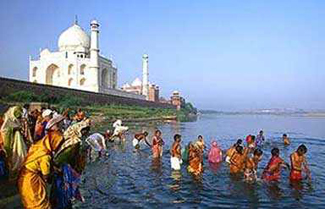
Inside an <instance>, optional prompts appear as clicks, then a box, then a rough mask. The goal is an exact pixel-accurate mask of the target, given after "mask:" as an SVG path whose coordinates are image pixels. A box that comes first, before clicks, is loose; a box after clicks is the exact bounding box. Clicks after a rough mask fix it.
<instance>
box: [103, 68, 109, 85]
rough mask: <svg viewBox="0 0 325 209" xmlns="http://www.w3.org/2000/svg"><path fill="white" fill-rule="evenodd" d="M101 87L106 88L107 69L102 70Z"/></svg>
mask: <svg viewBox="0 0 325 209" xmlns="http://www.w3.org/2000/svg"><path fill="white" fill-rule="evenodd" d="M102 86H103V87H105V88H107V87H108V70H107V68H105V69H103V70H102Z"/></svg>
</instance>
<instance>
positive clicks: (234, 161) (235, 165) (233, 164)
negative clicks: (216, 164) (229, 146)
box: [230, 145, 248, 174]
mask: <svg viewBox="0 0 325 209" xmlns="http://www.w3.org/2000/svg"><path fill="white" fill-rule="evenodd" d="M247 152H248V149H245V150H244V148H243V147H242V146H240V145H238V146H237V147H236V151H235V152H234V153H233V155H232V156H231V157H230V173H231V174H237V173H240V172H243V170H244V167H245V160H246V157H247Z"/></svg>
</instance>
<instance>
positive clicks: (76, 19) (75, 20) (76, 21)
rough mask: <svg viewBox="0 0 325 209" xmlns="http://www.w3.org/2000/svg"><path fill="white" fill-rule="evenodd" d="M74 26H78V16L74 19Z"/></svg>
mask: <svg viewBox="0 0 325 209" xmlns="http://www.w3.org/2000/svg"><path fill="white" fill-rule="evenodd" d="M74 24H75V25H78V15H75V17H74Z"/></svg>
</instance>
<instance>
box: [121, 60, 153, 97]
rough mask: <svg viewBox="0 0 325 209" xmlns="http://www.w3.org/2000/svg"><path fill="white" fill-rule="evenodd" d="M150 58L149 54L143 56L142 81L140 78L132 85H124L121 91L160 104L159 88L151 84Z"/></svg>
mask: <svg viewBox="0 0 325 209" xmlns="http://www.w3.org/2000/svg"><path fill="white" fill-rule="evenodd" d="M148 58H149V57H148V55H147V54H144V55H143V56H142V81H141V80H140V78H136V79H135V80H134V81H133V82H132V83H131V84H129V83H126V84H124V85H123V86H122V88H121V89H122V90H123V91H126V92H130V93H134V94H139V95H143V96H145V97H146V99H147V100H149V101H153V102H159V86H157V85H155V84H151V83H150V82H149V69H148Z"/></svg>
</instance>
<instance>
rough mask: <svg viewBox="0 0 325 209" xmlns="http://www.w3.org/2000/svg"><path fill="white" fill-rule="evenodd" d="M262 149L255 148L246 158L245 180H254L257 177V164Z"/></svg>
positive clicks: (260, 157)
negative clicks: (249, 156)
mask: <svg viewBox="0 0 325 209" xmlns="http://www.w3.org/2000/svg"><path fill="white" fill-rule="evenodd" d="M262 155H263V151H262V150H261V149H256V150H255V151H254V155H253V157H251V158H248V159H247V160H246V164H245V172H244V178H245V180H246V181H254V180H256V179H257V166H258V163H259V162H260V161H261V159H262Z"/></svg>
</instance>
